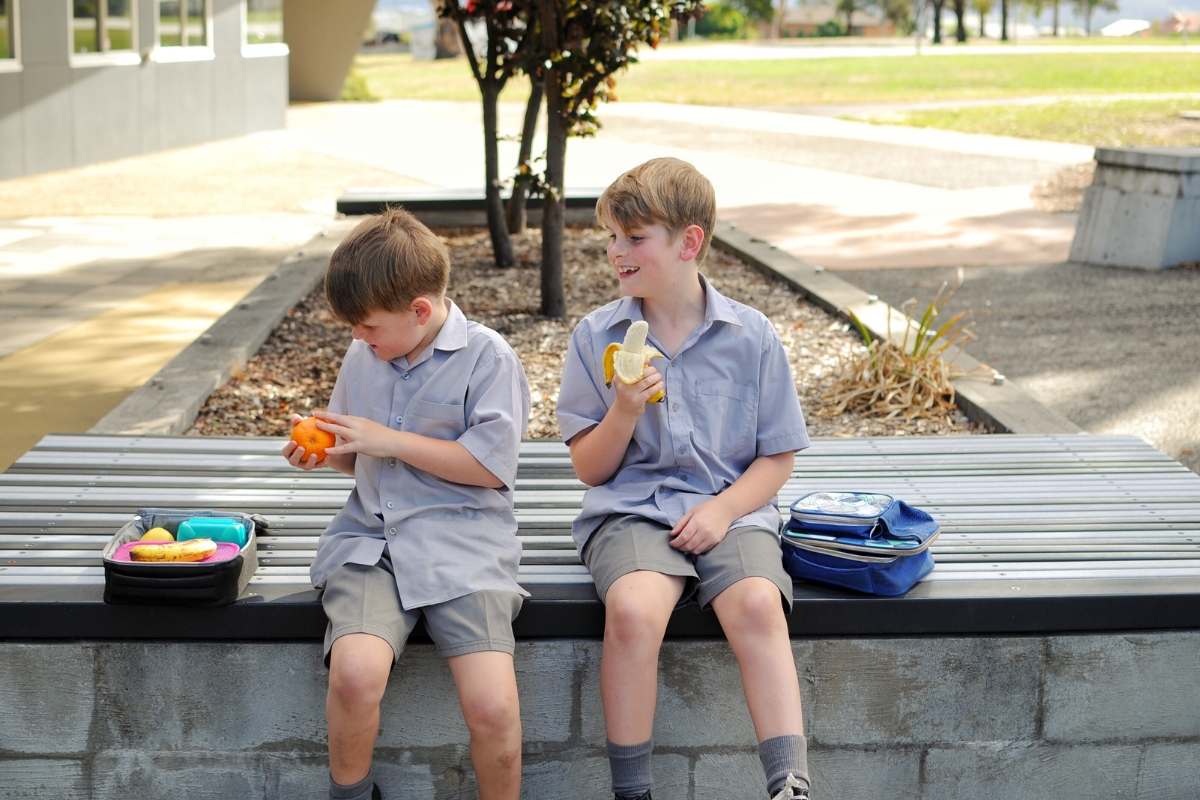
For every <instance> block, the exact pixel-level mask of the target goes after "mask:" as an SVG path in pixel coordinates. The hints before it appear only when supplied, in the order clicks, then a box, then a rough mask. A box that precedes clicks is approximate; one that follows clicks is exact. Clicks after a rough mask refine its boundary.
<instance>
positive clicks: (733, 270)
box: [187, 227, 986, 439]
mask: <svg viewBox="0 0 1200 800" xmlns="http://www.w3.org/2000/svg"><path fill="white" fill-rule="evenodd" d="M435 230H436V232H437V234H438V235H439V236H440V237H441V238H442V239H443V241H445V242H446V245H447V247H448V248H449V249H450V259H451V263H452V264H453V265H454V268H453V271H452V272H451V277H450V286H449V289H448V292H447V293H448V295H449V296H450V297H451V298H453V299H454V302H456V303H458V305H459V306H460V307H461V308H462V310H463V312H464V313H465V314H466V315H467V317H469V318H470V319H474V320H477V321H478V322H481V323H483V324H484V325H487V326H489V327H491V328H493V329H495V330H497V331H499V332H500V333H501V334H502V335H503V336H504V337H505V338H506V339H507V340H508V342H509V344H511V345H512V347H513V349H514V350H516V352H517V354H518V355H519V356H520V358H521V362H522V363H523V364H524V367H525V374H526V376H527V378H528V380H529V389H530V394H531V397H532V400H533V411H532V414H531V415H530V420H529V428H528V430H527V432H526V436H527V437H528V438H531V439H557V438H560V432H559V428H558V422H557V420H556V419H555V416H554V404H555V402H556V401H557V399H558V386H559V381H560V380H561V377H562V361H563V355H564V354H565V352H566V349H567V343H568V341H569V339H570V336H571V331H572V330H573V329H574V327H575V324H576V323H577V322H578V321H579V319H580V318H581V317H582V316H584V315H585V314H587V313H588V312H589V311H591V310H592V309H594V308H596V307H598V306H600V305H603V304H605V303H607V302H609V301H611V300H613V299H616V298H617V297H618V296H619V292H618V288H617V279H616V277H615V276H614V275H613V273H612V268H611V267H610V266H609V264H608V259H607V257H606V256H605V245H606V243H607V234H605V233H604V232H602V231H599V230H597V229H594V228H585V227H571V228H568V229H567V231H566V235H565V242H564V272H565V274H566V293H567V310H568V317H567V319H565V320H553V319H547V318H545V317H541V316H539V315H538V304H539V300H538V297H539V289H538V286H539V263H540V254H541V231H540V230H538V229H530V230H528V231H527V232H526V233H525V234H522V235H520V236H516V237H514V238H513V249H514V251H515V254H516V266H514V267H513V268H512V269H508V270H497V269H496V268H495V267H494V266H493V265H492V260H491V245H490V242H489V240H488V235H487V231H486V230H485V229H481V228H438V229H435ZM703 271H704V274H705V276H706V277H708V278H709V280H711V281H712V283H713V285H714V286H716V287H717V288H718V289H719V290H720V291H721V292H722V293H724V294H725V295H727V296H729V297H732V298H734V299H736V300H739V301H741V302H743V303H746V304H747V305H750V306H752V307H754V308H757V309H758V310H759V311H761V312H762V313H764V314H766V315H767V316H768V317H769V318H770V319H771V321H772V322H773V323H774V324H775V329H776V330H777V331H778V332H779V335H780V337H781V338H782V340H783V343H784V347H785V349H786V350H787V354H788V360H789V361H790V362H791V365H792V373H793V376H794V378H795V381H796V389H797V391H798V392H799V394H800V401H801V405H802V406H803V408H804V412H805V418H806V420H807V422H808V429H809V434H810V435H813V436H841V437H849V436H890V435H906V434H922V435H924V434H962V433H985V432H986V431H985V430H984V429H983V428H982V427H981V426H979V425H978V424H976V423H973V422H970V421H968V420H967V418H966V416H965V415H963V414H961V413H959V412H955V413H954V414H953V416H952V417H950V418H944V419H932V420H930V419H918V420H899V419H892V420H880V419H873V418H867V417H863V416H861V415H856V414H849V413H847V414H841V415H838V416H835V417H830V418H826V417H823V416H822V409H823V407H824V404H823V403H822V402H821V395H822V393H824V392H825V391H826V390H827V389H828V387H829V386H830V384H831V383H832V381H833V378H834V377H835V376H836V373H837V369H838V364H839V362H840V360H841V359H842V358H843V357H844V356H846V355H848V354H850V353H851V352H853V351H854V349H855V348H858V347H860V346H861V344H860V340H859V337H858V336H857V335H856V334H854V333H851V332H850V330H849V329H848V327H847V326H846V325H845V324H844V323H842V322H841V321H839V320H837V319H836V318H834V317H832V316H830V315H829V314H828V313H826V312H825V311H823V310H821V309H819V308H817V307H816V306H814V305H812V304H810V303H808V302H806V301H804V300H803V299H801V298H800V297H799V296H798V295H797V294H796V293H795V292H794V291H792V290H791V289H790V288H789V287H788V286H787V285H786V284H784V283H783V282H782V281H778V280H772V279H770V278H768V277H766V276H764V275H762V274H761V273H759V272H757V271H755V270H754V269H752V268H750V267H749V266H747V265H746V264H744V263H742V262H741V261H739V260H738V259H736V258H733V257H731V256H729V255H727V254H725V253H722V252H719V251H717V250H716V249H715V248H714V249H713V250H711V251H710V252H709V255H708V259H707V261H706V263H705V266H704V270H703ZM349 344H350V330H349V327H348V326H346V325H343V324H342V323H340V322H338V321H337V320H336V319H335V318H334V317H333V314H332V313H331V312H330V310H329V306H328V304H327V303H326V302H325V297H324V293H323V290H322V289H320V288H318V289H317V290H316V291H314V292H313V293H312V294H311V295H309V296H308V297H306V298H305V299H304V300H302V301H301V302H300V303H298V304H297V305H296V307H295V308H293V309H292V310H291V311H290V312H289V314H288V315H287V316H286V317H285V319H284V321H283V323H282V324H281V325H280V326H279V328H277V329H276V330H275V332H274V333H273V334H272V335H271V336H270V338H269V339H268V340H267V341H266V342H265V343H264V344H263V346H262V348H261V349H260V350H259V352H258V354H257V355H256V356H254V358H252V359H251V360H250V362H249V363H248V364H247V365H246V367H245V369H244V370H242V371H241V372H240V373H239V374H237V375H236V376H234V378H233V379H232V380H231V381H230V382H229V383H228V384H226V385H225V386H223V387H221V388H220V389H218V390H217V391H216V392H214V393H213V395H212V396H211V397H209V399H208V401H207V403H205V405H204V407H203V408H202V409H201V411H200V414H199V416H198V417H197V419H196V422H195V423H194V424H193V426H192V427H191V429H190V430H188V431H187V433H188V434H189V435H204V436H286V435H287V434H288V432H289V430H290V428H289V425H288V419H289V418H290V416H291V414H293V413H297V414H301V415H304V416H307V415H309V414H311V413H312V412H313V411H314V410H318V409H323V408H325V407H326V405H327V404H328V403H329V396H330V393H331V392H332V391H333V384H334V381H335V379H336V378H337V371H338V368H339V366H340V365H341V361H342V355H343V353H344V352H345V350H346V348H347V347H348V346H349Z"/></svg>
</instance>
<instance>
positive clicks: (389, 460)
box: [388, 458, 396, 467]
mask: <svg viewBox="0 0 1200 800" xmlns="http://www.w3.org/2000/svg"><path fill="white" fill-rule="evenodd" d="M388 466H389V467H394V466H396V459H394V458H389V459H388Z"/></svg>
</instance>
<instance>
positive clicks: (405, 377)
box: [400, 372, 408, 380]
mask: <svg viewBox="0 0 1200 800" xmlns="http://www.w3.org/2000/svg"><path fill="white" fill-rule="evenodd" d="M400 377H401V378H402V379H403V380H408V373H407V372H406V373H404V374H403V375H401V376H400Z"/></svg>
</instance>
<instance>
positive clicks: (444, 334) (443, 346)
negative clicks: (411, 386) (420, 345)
mask: <svg viewBox="0 0 1200 800" xmlns="http://www.w3.org/2000/svg"><path fill="white" fill-rule="evenodd" d="M446 302H447V303H449V304H450V308H449V309H448V313H447V314H446V321H445V322H443V323H442V329H441V330H440V331H438V335H437V336H435V337H433V342H432V343H431V344H430V345H429V347H426V348H425V349H424V350H422V351H421V353H420V354H419V355H418V356H417V357H416V359H415V360H414V361H413V362H412V363H411V364H410V363H408V362H407V360H406V359H405V357H404V356H401V357H400V358H397V359H396V364H397V366H400V367H407V368H408V369H412V368H413V367H415V366H417V365H418V364H420V363H421V362H422V361H424V360H425V359H427V358H429V357H430V356H431V355H433V351H434V350H446V351H452V350H461V349H463V348H464V347H466V346H467V318H466V316H465V315H464V314H463V312H462V310H461V309H460V308H459V307H458V306H457V305H456V304H455V302H454V301H453V300H451V299H450V298H448V297H447V298H446Z"/></svg>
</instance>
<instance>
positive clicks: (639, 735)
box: [600, 570, 778, 745]
mask: <svg viewBox="0 0 1200 800" xmlns="http://www.w3.org/2000/svg"><path fill="white" fill-rule="evenodd" d="M684 583H685V581H684V579H683V578H681V577H679V576H677V575H663V574H662V573H660V572H651V571H648V570H638V571H636V572H630V573H628V574H626V575H622V576H621V577H620V578H617V580H615V581H613V584H612V586H610V587H609V589H608V593H607V595H605V598H604V654H603V655H602V657H601V659H600V699H601V701H602V702H603V705H604V727H605V730H606V732H607V734H608V740H609V741H610V742H612V743H613V744H619V745H633V744H640V743H642V742H645V741H648V740H649V739H650V737H651V736H652V735H653V733H654V705H655V703H656V702H657V700H658V651H659V648H660V647H661V646H662V640H663V634H665V633H666V631H667V622H668V621H669V620H670V619H671V611H672V610H673V609H674V608H675V604H676V603H678V602H679V598H680V597H681V596H682V595H683V587H684ZM776 594H778V590H776Z"/></svg>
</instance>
